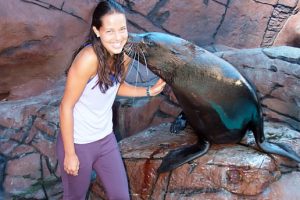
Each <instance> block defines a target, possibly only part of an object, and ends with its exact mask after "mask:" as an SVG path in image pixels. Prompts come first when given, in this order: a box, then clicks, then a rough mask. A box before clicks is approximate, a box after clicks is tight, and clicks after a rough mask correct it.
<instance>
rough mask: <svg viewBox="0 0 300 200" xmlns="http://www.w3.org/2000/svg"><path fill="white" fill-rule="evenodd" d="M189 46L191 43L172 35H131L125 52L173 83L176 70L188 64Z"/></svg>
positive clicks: (153, 33) (154, 33) (152, 33)
mask: <svg viewBox="0 0 300 200" xmlns="http://www.w3.org/2000/svg"><path fill="white" fill-rule="evenodd" d="M187 44H191V43H189V42H187V41H186V40H183V39H181V38H178V37H175V36H172V35H170V34H164V33H156V32H149V33H143V34H133V33H131V34H130V35H129V38H128V42H127V44H126V46H125V48H124V50H125V53H126V54H127V55H129V56H130V57H131V58H133V59H135V60H138V61H139V62H141V63H143V64H144V65H146V66H147V67H148V68H149V69H150V70H151V71H152V72H154V73H155V74H157V75H158V76H160V77H161V78H162V79H164V80H165V81H167V82H169V81H172V77H173V76H174V73H175V72H174V71H175V70H176V68H177V67H179V66H182V65H184V64H186V59H185V58H186V56H184V55H185V51H188V48H189V47H187ZM169 83H170V82H169Z"/></svg>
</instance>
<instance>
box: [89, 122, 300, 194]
mask: <svg viewBox="0 0 300 200" xmlns="http://www.w3.org/2000/svg"><path fill="white" fill-rule="evenodd" d="M265 133H266V137H267V139H268V140H270V141H272V142H275V143H284V144H287V145H289V146H291V148H293V149H294V150H295V151H296V152H297V153H300V133H299V132H296V131H293V130H291V129H289V128H287V127H285V126H283V125H280V124H278V123H276V124H274V123H265ZM196 140H197V136H196V135H195V134H194V132H193V130H192V129H190V128H187V129H186V130H184V131H182V132H181V133H180V134H177V135H174V134H171V133H169V124H161V125H160V126H157V127H154V128H150V129H147V130H146V131H143V132H141V133H139V134H136V135H134V136H131V137H129V138H126V139H124V140H122V141H121V142H120V148H121V151H122V155H123V159H124V162H125V165H126V168H127V174H128V177H129V185H130V192H131V197H132V199H156V200H164V199H195V200H196V199H197V200H199V199H211V200H214V199H215V200H220V199H221V200H222V199H224V200H225V199H256V200H257V199H258V200H262V199H278V200H279V199H299V198H300V191H299V190H298V189H297V188H298V185H299V184H300V172H299V167H298V165H297V163H295V162H293V161H291V160H289V159H286V158H283V157H281V156H278V155H274V154H272V155H268V154H266V153H264V152H261V151H259V150H258V149H257V147H256V145H255V140H254V138H253V136H252V133H250V132H249V133H248V134H247V135H246V136H245V138H244V139H243V141H242V142H241V144H230V145H212V147H211V148H210V150H209V151H208V153H207V154H205V155H204V156H202V157H200V158H197V159H195V160H193V161H192V162H190V163H187V164H184V165H182V166H181V167H179V168H177V169H175V170H173V171H170V172H166V173H162V174H157V172H156V170H157V168H158V167H159V165H160V163H161V160H162V158H163V157H164V156H165V155H166V154H167V153H168V152H169V151H170V150H171V149H174V148H180V146H183V145H188V144H192V143H195V141H196ZM90 199H92V200H93V199H106V198H105V193H104V192H103V190H102V187H101V182H100V181H99V180H96V181H95V182H94V183H93V184H92V189H91V195H90Z"/></svg>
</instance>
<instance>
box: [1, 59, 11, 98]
mask: <svg viewBox="0 0 300 200" xmlns="http://www.w3.org/2000/svg"><path fill="white" fill-rule="evenodd" d="M0 56H1V55H0ZM9 95H10V91H6V92H2V93H0V102H1V101H7V97H8V96H9Z"/></svg>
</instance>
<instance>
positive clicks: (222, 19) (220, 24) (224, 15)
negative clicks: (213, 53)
mask: <svg viewBox="0 0 300 200" xmlns="http://www.w3.org/2000/svg"><path fill="white" fill-rule="evenodd" d="M230 2H231V0H227V3H226V5H224V7H225V11H224V13H223V15H222V18H221V21H220V22H219V25H218V26H217V28H216V31H215V32H214V33H213V35H212V38H213V40H214V41H215V39H216V37H217V34H218V32H219V30H220V28H221V26H222V25H223V22H224V20H225V17H226V13H227V10H228V8H229V4H230ZM214 41H213V42H212V43H211V45H212V44H214Z"/></svg>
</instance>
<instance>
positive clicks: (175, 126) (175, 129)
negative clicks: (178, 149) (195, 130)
mask: <svg viewBox="0 0 300 200" xmlns="http://www.w3.org/2000/svg"><path fill="white" fill-rule="evenodd" d="M186 125H187V119H186V116H185V114H184V112H181V113H180V114H179V115H178V116H177V118H176V119H175V121H174V122H173V123H172V124H171V126H170V132H171V133H179V132H180V131H182V130H184V129H185V127H186Z"/></svg>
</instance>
